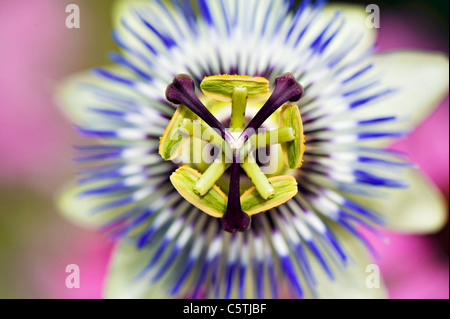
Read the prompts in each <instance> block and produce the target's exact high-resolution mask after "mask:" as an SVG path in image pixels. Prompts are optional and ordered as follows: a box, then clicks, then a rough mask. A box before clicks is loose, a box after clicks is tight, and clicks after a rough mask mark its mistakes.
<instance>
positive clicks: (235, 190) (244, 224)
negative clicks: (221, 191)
mask: <svg viewBox="0 0 450 319" xmlns="http://www.w3.org/2000/svg"><path fill="white" fill-rule="evenodd" d="M238 157H239V155H238V153H237V152H236V151H235V152H234V153H233V164H232V166H231V172H230V191H229V192H228V204H227V211H226V213H225V215H223V217H222V220H221V223H222V228H223V229H224V230H226V231H227V232H230V233H233V234H234V233H236V232H243V231H246V230H247V229H248V228H249V227H250V221H251V218H250V216H248V215H247V214H246V213H244V212H243V211H242V208H241V193H240V186H239V184H240V179H241V176H240V175H241V174H240V164H239V162H238Z"/></svg>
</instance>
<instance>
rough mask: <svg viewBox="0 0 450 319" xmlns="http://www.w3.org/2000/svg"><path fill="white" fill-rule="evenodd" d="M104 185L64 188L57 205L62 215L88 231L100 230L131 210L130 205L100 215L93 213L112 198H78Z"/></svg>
mask: <svg viewBox="0 0 450 319" xmlns="http://www.w3.org/2000/svg"><path fill="white" fill-rule="evenodd" d="M107 183H108V181H107V182H103V183H94V184H89V185H88V186H84V187H83V186H77V185H75V183H71V184H70V185H67V186H66V187H64V188H63V191H62V192H61V193H60V194H59V195H58V200H57V205H58V209H59V211H60V212H61V214H62V215H63V216H64V217H65V218H67V219H68V220H70V221H71V222H73V223H75V224H77V225H79V226H81V227H84V228H88V229H95V230H98V229H99V228H100V227H101V226H103V225H105V223H107V222H108V221H111V220H112V219H113V218H114V217H116V216H117V215H118V214H120V213H123V212H124V211H126V210H127V209H129V208H130V205H126V206H122V207H118V208H113V209H109V210H107V211H102V212H98V213H95V214H94V213H93V209H94V208H95V207H96V206H98V205H101V204H103V203H105V202H108V201H111V200H112V198H106V199H105V198H101V197H99V196H78V195H79V193H80V192H82V191H83V190H87V189H91V188H92V187H94V186H95V185H98V186H100V185H104V184H107Z"/></svg>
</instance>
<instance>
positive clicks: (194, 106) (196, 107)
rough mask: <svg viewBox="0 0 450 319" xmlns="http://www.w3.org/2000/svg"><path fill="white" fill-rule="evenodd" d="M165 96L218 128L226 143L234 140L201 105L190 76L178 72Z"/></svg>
mask: <svg viewBox="0 0 450 319" xmlns="http://www.w3.org/2000/svg"><path fill="white" fill-rule="evenodd" d="M166 98H167V100H168V101H169V102H172V103H174V104H183V105H185V106H186V107H187V108H189V109H190V110H191V111H192V112H194V113H195V114H196V115H197V116H199V117H200V118H201V119H202V120H203V121H205V122H206V123H207V124H208V125H209V126H210V127H212V128H214V129H217V130H219V132H220V134H221V136H222V138H223V139H224V140H225V141H226V142H227V143H228V144H230V143H232V142H233V141H234V138H233V136H231V134H230V133H229V132H228V131H227V130H226V129H225V127H223V125H222V124H221V123H220V122H219V120H217V119H216V118H215V117H214V115H213V114H212V113H211V112H210V111H209V110H208V109H207V108H206V106H204V105H203V103H202V102H201V101H200V100H199V98H198V97H197V95H196V94H195V84H194V80H193V79H192V77H190V76H189V75H187V74H179V75H177V76H176V77H175V79H174V80H173V82H172V84H170V85H169V86H168V87H167V89H166Z"/></svg>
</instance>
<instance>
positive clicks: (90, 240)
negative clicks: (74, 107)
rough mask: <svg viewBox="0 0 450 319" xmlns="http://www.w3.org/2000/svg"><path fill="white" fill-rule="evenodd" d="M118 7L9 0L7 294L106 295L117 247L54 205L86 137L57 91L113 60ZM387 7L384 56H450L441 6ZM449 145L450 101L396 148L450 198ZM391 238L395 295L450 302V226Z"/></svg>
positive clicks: (384, 256) (3, 99)
mask: <svg viewBox="0 0 450 319" xmlns="http://www.w3.org/2000/svg"><path fill="white" fill-rule="evenodd" d="M400 2H401V1H400ZM69 3H77V4H79V5H80V9H81V28H80V29H67V28H66V27H65V19H66V15H67V14H66V13H65V7H66V5H67V4H69ZM109 6H110V3H109V2H108V4H107V3H105V2H102V3H100V2H99V1H88V0H73V1H60V0H41V1H35V0H17V1H12V0H0V41H1V43H2V47H1V49H0V70H2V72H0V87H1V93H0V298H100V297H101V289H102V282H103V280H104V276H105V271H106V267H107V262H108V258H109V254H110V250H111V245H110V244H109V243H108V241H107V240H106V239H105V238H104V237H103V236H102V235H100V234H97V233H95V232H90V231H86V230H83V229H80V228H78V227H76V226H73V225H72V224H70V223H69V222H67V221H66V220H64V219H63V218H62V217H60V216H59V214H58V212H57V210H56V208H55V207H54V197H55V193H56V192H57V191H58V190H59V188H60V187H61V185H63V184H64V183H65V182H66V181H68V180H70V179H72V178H73V176H74V170H75V166H74V164H73V163H72V161H71V157H72V156H73V152H72V145H74V144H76V143H77V136H76V135H75V133H74V132H73V130H72V128H71V125H70V123H69V122H68V121H67V120H66V119H65V118H64V117H63V116H62V115H61V113H60V112H59V110H58V109H57V107H56V106H55V103H54V101H53V98H52V88H53V87H54V85H55V84H56V83H57V82H58V81H59V80H60V79H62V78H64V77H65V76H67V75H68V74H70V73H72V72H75V71H78V70H83V69H88V68H90V67H94V66H98V65H102V64H104V63H106V62H107V61H106V58H105V57H106V54H107V52H108V50H109V49H111V48H113V47H114V44H113V42H112V40H111V39H110V36H109V29H110V16H109V12H110V8H109ZM380 7H381V10H382V11H381V12H382V13H381V28H380V30H379V46H380V49H381V50H390V49H403V48H417V49H426V50H438V51H443V52H447V53H448V31H447V30H448V19H447V20H445V19H442V18H440V17H437V16H436V15H435V13H433V11H432V10H431V8H426V10H422V9H421V8H419V9H417V8H410V9H406V7H405V6H403V7H402V6H400V5H399V6H398V7H386V8H384V7H383V6H380ZM445 25H447V27H446V28H445ZM448 145H449V102H448V98H447V100H446V101H443V103H442V105H441V106H440V107H439V108H438V109H437V111H436V112H435V113H434V114H433V115H432V116H431V117H430V118H429V119H427V120H426V121H425V122H424V123H423V124H422V125H421V126H420V127H419V128H418V129H417V130H416V131H415V132H413V133H412V134H411V136H409V137H408V138H407V139H406V140H404V141H401V142H399V143H397V144H396V145H395V148H398V149H401V150H404V151H407V152H408V153H409V154H410V156H411V159H412V160H413V161H414V162H416V163H419V165H420V166H421V168H422V170H423V171H424V172H425V173H426V174H427V175H428V176H429V177H430V178H431V179H432V180H433V181H434V182H435V183H436V185H438V186H439V188H440V189H441V190H442V192H443V193H444V194H445V195H446V197H447V199H448V192H449V171H448V166H449V148H448ZM424 150H426V151H424ZM387 234H388V236H389V237H390V238H391V243H390V244H389V245H385V244H383V243H375V244H376V246H377V248H378V250H379V251H380V254H381V259H380V260H379V261H378V264H379V265H380V267H381V270H382V273H383V275H384V278H385V280H386V283H387V286H388V289H389V293H390V297H391V298H448V297H449V264H448V237H449V234H448V225H447V228H446V229H445V230H443V231H442V232H441V233H440V234H437V235H432V236H414V235H400V234H394V233H387ZM68 264H77V265H79V266H80V269H81V287H80V288H79V289H67V288H66V286H65V279H66V276H67V274H66V273H65V269H66V265H68Z"/></svg>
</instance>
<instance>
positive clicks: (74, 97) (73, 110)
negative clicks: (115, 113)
mask: <svg viewBox="0 0 450 319" xmlns="http://www.w3.org/2000/svg"><path fill="white" fill-rule="evenodd" d="M103 69H104V70H108V71H110V72H113V73H116V74H121V75H127V73H125V71H124V69H123V68H121V67H118V66H108V67H104V68H103ZM90 86H99V87H102V88H106V89H108V90H109V91H112V92H114V93H117V94H120V93H123V94H128V95H129V94H132V91H131V90H129V89H128V88H127V87H126V86H125V85H121V84H119V83H115V82H114V81H107V80H105V79H104V78H102V77H99V76H96V75H94V74H93V73H92V71H83V72H79V73H76V74H74V75H71V76H70V77H68V78H66V79H64V80H63V81H62V82H61V83H59V84H58V86H57V87H56V89H55V98H56V103H57V105H58V106H59V107H60V108H61V110H62V112H63V113H64V114H65V115H66V116H67V117H68V118H69V119H70V120H71V121H72V122H73V123H74V124H77V125H80V124H83V125H85V124H88V123H89V122H90V121H92V122H94V123H96V124H97V123H98V122H99V117H98V115H96V114H95V113H94V112H91V111H89V110H88V108H90V107H98V106H99V105H100V106H101V108H102V109H108V108H109V109H112V107H111V106H110V105H108V104H106V103H104V102H103V103H101V102H100V101H99V99H98V97H97V96H96V95H95V94H94V91H93V89H92V88H91V89H89V87H90Z"/></svg>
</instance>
